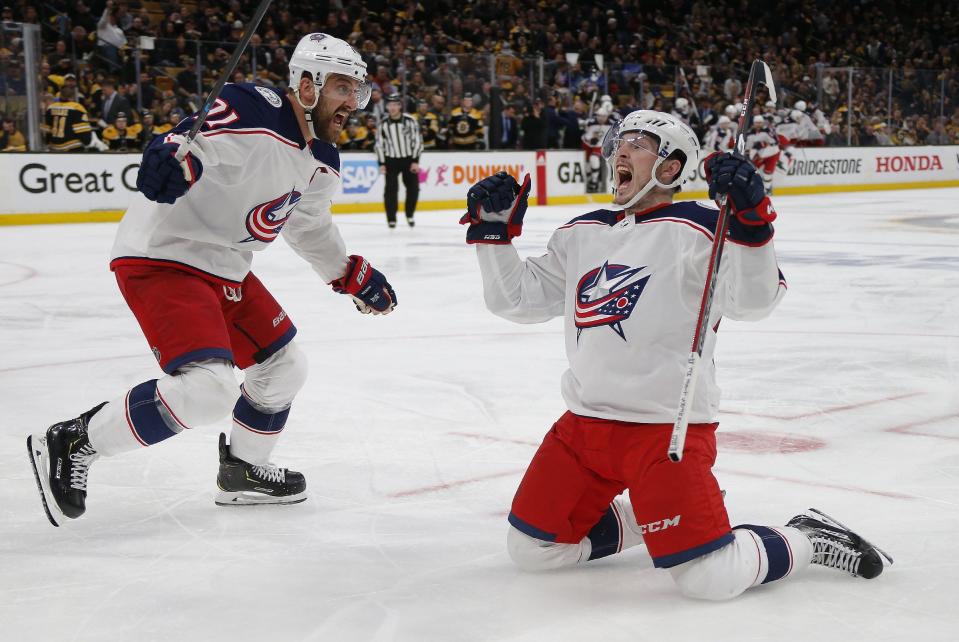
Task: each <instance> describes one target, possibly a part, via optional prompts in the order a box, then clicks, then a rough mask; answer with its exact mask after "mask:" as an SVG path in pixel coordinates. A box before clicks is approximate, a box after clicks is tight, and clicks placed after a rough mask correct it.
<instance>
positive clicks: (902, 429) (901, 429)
mask: <svg viewBox="0 0 959 642" xmlns="http://www.w3.org/2000/svg"><path fill="white" fill-rule="evenodd" d="M957 417H959V412H954V413H952V414H949V415H941V416H939V417H932V418H931V419H923V420H922V421H913V422H912V423H908V424H903V425H901V426H894V427H892V428H886V432H894V433H898V434H900V435H912V436H914V437H933V438H935V439H953V440H959V435H937V434H935V433H931V432H918V431H915V430H910V428H915V427H916V426H924V425H926V424H931V423H935V422H937V421H945V420H946V419H956V418H957Z"/></svg>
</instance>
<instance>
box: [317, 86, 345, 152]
mask: <svg viewBox="0 0 959 642" xmlns="http://www.w3.org/2000/svg"><path fill="white" fill-rule="evenodd" d="M323 103H324V101H323V100H322V98H321V99H320V101H319V103H318V104H317V105H316V107H314V108H313V133H314V134H315V135H316V137H317V138H319V139H320V140H322V141H324V142H327V143H329V144H331V145H335V144H336V141H337V140H339V138H340V132H342V131H343V128H344V127H346V123H347V120H349V117H350V113H351V112H350V111H349V110H347V109H344V108H343V107H342V106H340V107H339V108H336V109H332V108H328V107H327V108H324V104H323Z"/></svg>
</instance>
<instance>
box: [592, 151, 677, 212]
mask: <svg viewBox="0 0 959 642" xmlns="http://www.w3.org/2000/svg"><path fill="white" fill-rule="evenodd" d="M664 160H666V159H664V158H657V159H656V163H655V164H654V165H653V169H652V172H651V173H650V177H649V181H648V182H647V183H646V185H645V186H644V187H643V189H641V190H639V191H638V192H637V193H636V195H635V196H633V197H632V198H631V199H629V200H628V201H627V202H626V203H625V204H623V205H617V204H616V203H613V204H611V205H610V207H609V209H610V210H612V211H614V212H619V211H623V210H628V209H629V208H631V207H632V206H634V205H636V203H638V202H639V201H640V200H641V199H642V198H643V197H644V196H646V195H647V194H648V193H649V192H650V190H652V189H653V188H654V187H662V188H663V189H672V188H674V187H676V186H677V185H679V182H680V181H681V180H682V173H680V175H679V176H678V177H677V178H676V180H674V181H673V182H672V183H671V184H669V185H664V184H663V183H660V182H659V179H658V178H656V172H657V171H658V170H659V166H660V165H661V164H662V163H663V161H664ZM613 171H614V168H612V167H610V174H613ZM680 171H681V170H680ZM613 175H615V174H613ZM612 190H613V197H614V198H615V197H616V186H615V185H613V187H612ZM627 218H628V217H627Z"/></svg>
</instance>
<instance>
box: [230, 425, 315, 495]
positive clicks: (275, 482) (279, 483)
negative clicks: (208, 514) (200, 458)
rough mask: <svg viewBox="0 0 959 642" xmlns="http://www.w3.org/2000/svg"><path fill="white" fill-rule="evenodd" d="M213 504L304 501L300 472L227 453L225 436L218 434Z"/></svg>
mask: <svg viewBox="0 0 959 642" xmlns="http://www.w3.org/2000/svg"><path fill="white" fill-rule="evenodd" d="M216 485H217V486H219V488H220V492H219V493H217V495H216V499H215V500H214V501H215V502H216V505H217V506H249V505H253V504H298V503H299V502H302V501H305V500H306V479H305V478H304V477H303V475H302V474H300V473H298V472H296V471H293V470H287V469H286V468H277V467H276V466H274V465H273V464H268V465H266V466H255V465H253V464H249V463H247V462H245V461H243V460H242V459H237V458H235V457H233V456H232V455H231V454H230V447H229V446H227V445H226V435H225V434H224V433H220V472H219V474H217V476H216Z"/></svg>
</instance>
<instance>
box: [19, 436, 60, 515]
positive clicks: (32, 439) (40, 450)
mask: <svg viewBox="0 0 959 642" xmlns="http://www.w3.org/2000/svg"><path fill="white" fill-rule="evenodd" d="M34 445H36V448H34ZM46 451H47V440H46V437H39V436H38V435H30V436H29V437H27V452H28V453H29V454H30V465H31V466H32V467H33V478H34V479H35V480H36V482H37V490H38V491H39V492H40V501H41V502H43V512H45V513H46V514H47V519H48V520H50V523H51V524H53V525H54V526H56V527H58V528H59V526H60V524H59V523H58V522H57V518H59V519H60V521H61V522H62V521H63V520H64V516H63V515H62V514H61V513H60V510H59V508H58V507H57V502H56V501H55V500H54V499H53V492H52V490H51V489H50V476H49V475H50V473H49V466H47V464H46V461H47V452H46ZM51 504H52V505H53V506H54V510H55V511H56V514H57V517H54V511H51V510H50V505H51Z"/></svg>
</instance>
